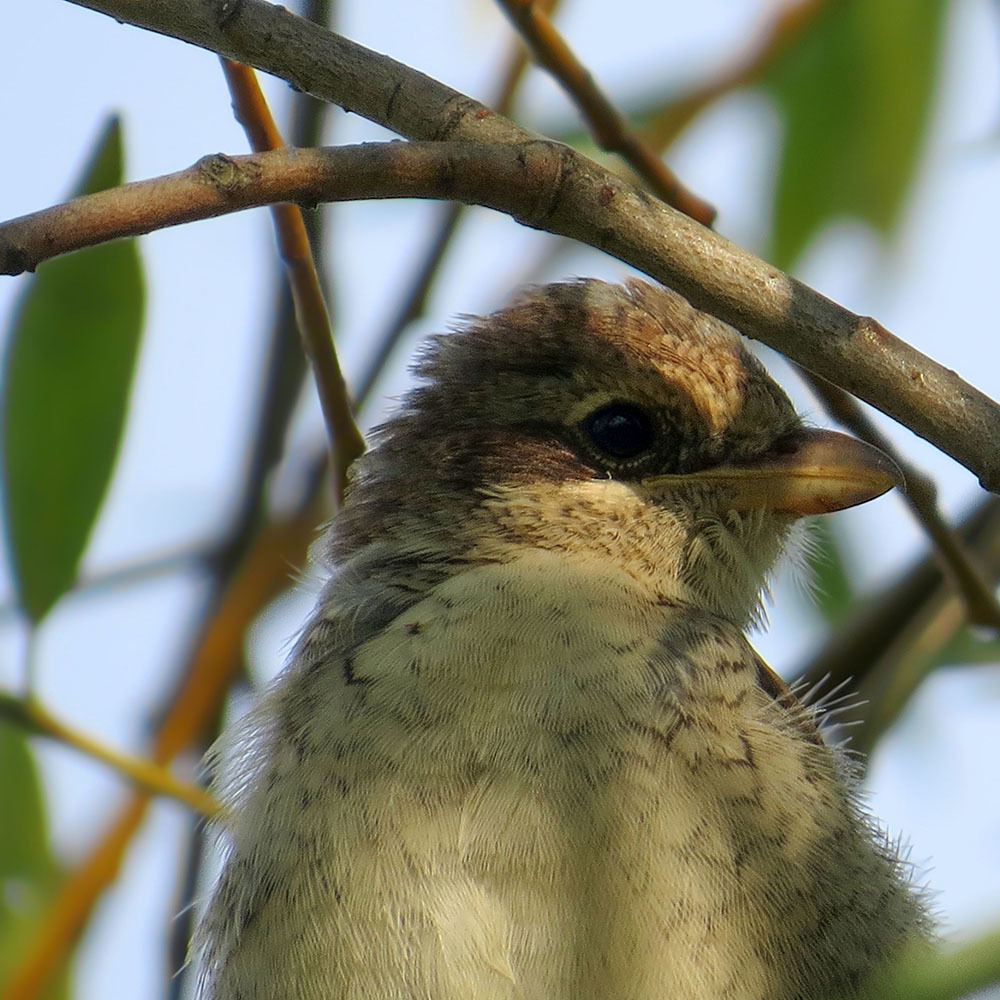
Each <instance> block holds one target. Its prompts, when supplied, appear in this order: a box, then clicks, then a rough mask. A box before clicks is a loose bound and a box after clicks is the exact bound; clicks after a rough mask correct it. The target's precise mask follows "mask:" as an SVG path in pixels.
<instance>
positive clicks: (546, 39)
mask: <svg viewBox="0 0 1000 1000" xmlns="http://www.w3.org/2000/svg"><path fill="white" fill-rule="evenodd" d="M497 2H498V3H499V4H500V6H501V7H502V8H503V10H504V13H506V14H507V16H508V17H509V18H510V20H511V22H512V23H513V25H514V27H515V28H516V29H517V30H518V32H519V33H520V35H521V37H522V38H523V39H524V42H525V44H526V45H527V46H528V48H529V49H530V50H531V51H532V53H533V54H534V56H535V59H536V60H537V61H538V63H539V64H540V65H541V66H544V67H545V68H546V69H547V70H548V71H549V72H550V73H551V74H552V75H553V76H554V77H555V78H556V80H557V81H558V82H559V83H560V85H561V86H562V88H563V90H565V91H566V93H567V94H568V95H569V97H570V99H571V100H573V101H574V102H575V103H576V106H577V108H578V109H579V111H580V113H581V114H582V115H583V117H584V119H585V120H586V121H587V122H588V123H589V125H590V128H591V131H592V133H593V136H594V139H595V141H596V142H597V144H598V145H599V146H600V147H601V149H604V150H607V151H608V152H610V153H617V154H618V155H619V156H621V157H622V158H623V159H624V160H625V162H626V163H628V164H629V165H630V166H631V167H632V169H633V170H635V172H636V173H637V174H638V175H639V176H640V177H641V178H642V179H643V180H644V181H645V182H646V184H648V185H649V189H650V190H651V191H652V192H653V193H654V194H655V195H656V196H657V197H659V198H662V199H663V200H664V201H665V202H666V203H667V204H668V205H672V206H673V207H674V208H676V209H677V210H678V211H679V212H683V213H684V214H685V215H688V216H690V217H691V218H692V219H694V220H695V221H696V222H700V223H701V224H702V225H704V226H710V225H711V224H712V222H713V221H714V219H715V214H716V213H715V209H714V208H713V207H712V206H711V205H709V204H708V202H706V201H705V200H704V199H702V198H699V197H698V196H697V195H696V194H694V192H692V191H690V190H688V188H686V187H685V186H684V185H683V184H682V183H681V182H680V180H679V179H678V178H677V176H676V174H674V172H673V171H672V170H670V168H669V167H667V165H666V164H665V163H664V162H663V160H662V159H660V157H659V156H658V155H657V154H656V153H655V152H654V151H653V150H652V149H651V148H650V146H649V145H648V144H647V143H646V142H645V141H644V140H643V139H642V138H641V137H640V136H639V135H638V134H637V133H635V132H633V131H632V130H631V129H630V128H629V126H628V124H627V123H626V121H625V119H624V118H623V117H622V115H621V114H620V113H619V111H618V109H617V108H616V107H615V105H614V104H613V103H612V101H611V100H610V98H608V96H607V95H606V94H605V93H604V91H603V90H601V88H600V87H599V86H598V85H597V83H596V81H595V80H594V77H593V75H592V74H591V73H590V71H589V70H588V69H587V68H586V67H585V66H584V65H583V64H582V63H581V62H580V61H579V59H577V58H576V56H575V55H574V53H573V50H572V49H571V48H570V47H569V45H567V43H566V40H565V39H564V38H563V37H562V35H561V34H560V33H559V32H558V30H557V29H556V27H555V25H554V24H553V23H552V20H551V18H550V17H549V16H548V14H546V13H545V11H544V10H542V9H541V8H540V6H539V5H538V4H537V3H535V2H534V0H497Z"/></svg>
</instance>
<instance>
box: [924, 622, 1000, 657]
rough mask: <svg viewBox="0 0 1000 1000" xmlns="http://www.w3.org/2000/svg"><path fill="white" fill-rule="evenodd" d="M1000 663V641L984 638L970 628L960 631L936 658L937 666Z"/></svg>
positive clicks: (942, 648)
mask: <svg viewBox="0 0 1000 1000" xmlns="http://www.w3.org/2000/svg"><path fill="white" fill-rule="evenodd" d="M982 663H989V664H993V663H1000V640H997V639H988V638H982V637H980V636H977V635H976V634H975V631H974V630H973V629H971V628H968V627H963V628H960V629H958V630H957V631H956V632H955V634H954V635H953V636H952V637H951V638H950V639H949V640H948V641H947V642H946V643H945V644H944V646H942V647H941V649H940V650H939V651H938V652H937V654H936V655H935V657H934V665H935V666H949V667H959V666H970V665H972V664H982Z"/></svg>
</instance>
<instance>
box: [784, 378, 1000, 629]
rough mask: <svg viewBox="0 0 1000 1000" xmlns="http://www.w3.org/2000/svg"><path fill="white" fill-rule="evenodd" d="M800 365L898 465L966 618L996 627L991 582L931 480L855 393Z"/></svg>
mask: <svg viewBox="0 0 1000 1000" xmlns="http://www.w3.org/2000/svg"><path fill="white" fill-rule="evenodd" d="M798 371H799V374H800V375H801V376H802V378H804V379H805V381H806V383H807V384H808V385H809V387H810V388H811V389H812V391H813V392H814V393H815V394H816V395H817V396H818V397H819V399H820V400H821V401H822V403H823V405H824V407H825V408H826V410H827V412H828V413H829V414H830V415H831V416H832V417H834V419H836V420H837V421H838V422H839V423H841V424H842V425H843V426H844V427H847V428H848V429H849V430H852V431H853V432H854V433H855V434H857V435H858V436H859V437H862V438H864V439H865V440H866V441H868V442H869V443H870V444H873V445H875V447H877V448H879V449H881V450H882V451H884V452H885V453H886V454H887V455H888V456H889V457H890V458H891V459H892V460H893V461H894V462H895V463H896V465H898V466H899V468H900V470H901V471H902V473H903V477H904V479H905V480H906V490H905V491H904V493H903V498H904V499H905V500H906V503H907V505H908V506H909V508H910V510H911V511H913V514H914V516H915V517H916V519H917V522H918V523H919V524H920V526H921V527H922V528H923V529H924V531H926V532H927V535H928V536H929V537H930V540H931V544H932V545H933V546H934V549H935V551H936V552H937V553H938V555H939V556H940V557H941V560H942V562H943V563H944V564H945V566H947V567H948V569H949V571H950V572H951V575H952V577H953V579H954V581H955V585H956V586H957V587H958V590H959V593H960V594H961V595H962V599H963V600H964V601H965V605H966V609H967V612H968V618H969V621H970V622H972V624H974V625H986V626H989V627H990V628H993V629H998V628H1000V605H998V604H997V599H996V596H995V595H994V593H993V588H992V587H991V586H990V584H989V582H988V581H987V580H986V577H985V576H984V574H983V572H982V570H981V569H980V568H979V567H978V566H977V565H976V564H975V562H973V558H972V554H971V553H970V552H969V551H968V550H967V549H966V547H965V546H964V545H963V544H962V541H961V539H960V538H959V537H958V534H957V533H956V532H955V531H954V530H953V529H952V528H951V527H950V526H949V524H948V522H947V521H946V520H945V518H944V516H943V515H942V514H941V511H940V510H939V509H938V505H937V488H936V486H935V485H934V481H933V480H932V479H931V478H930V476H928V475H926V474H925V473H924V472H923V471H922V470H920V469H918V468H917V466H915V465H914V464H913V463H912V462H911V461H909V459H907V458H906V456H904V455H903V453H902V452H900V451H899V449H898V448H896V447H895V445H894V444H893V443H892V441H891V440H890V439H889V437H888V436H887V435H885V434H883V433H882V431H881V430H880V429H879V427H878V425H877V424H876V423H875V422H874V421H873V420H871V419H870V418H869V416H868V414H867V413H865V411H864V410H863V409H862V408H861V406H860V404H859V403H858V401H857V400H856V399H855V398H854V397H853V396H850V395H848V394H847V393H846V392H844V390H843V389H841V388H839V387H838V386H836V385H834V384H833V383H832V382H828V381H827V380H826V379H822V378H819V377H817V376H816V375H813V374H812V373H811V372H807V371H805V370H804V369H802V368H801V367H800V368H799V369H798Z"/></svg>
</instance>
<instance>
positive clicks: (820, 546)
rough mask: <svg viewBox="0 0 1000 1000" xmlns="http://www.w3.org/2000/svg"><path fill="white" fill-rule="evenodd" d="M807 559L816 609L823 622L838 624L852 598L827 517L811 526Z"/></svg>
mask: <svg viewBox="0 0 1000 1000" xmlns="http://www.w3.org/2000/svg"><path fill="white" fill-rule="evenodd" d="M807 558H808V561H809V566H810V568H811V570H812V584H813V586H812V591H813V596H814V597H815V599H816V607H817V608H818V609H819V611H820V613H821V614H822V615H823V618H824V619H826V621H828V622H829V623H830V624H831V625H837V624H839V623H840V622H842V621H843V620H844V619H845V618H846V617H847V615H848V612H849V611H850V610H851V608H852V607H853V605H854V600H855V595H854V590H853V588H852V586H851V578H850V574H849V573H848V572H847V567H846V565H845V564H844V556H843V553H842V551H841V548H840V542H839V540H838V538H837V535H836V533H835V532H834V530H833V525H832V524H831V523H830V521H829V519H828V518H825V517H821V518H817V519H816V520H815V521H814V522H813V524H811V525H810V537H809V546H808V553H807Z"/></svg>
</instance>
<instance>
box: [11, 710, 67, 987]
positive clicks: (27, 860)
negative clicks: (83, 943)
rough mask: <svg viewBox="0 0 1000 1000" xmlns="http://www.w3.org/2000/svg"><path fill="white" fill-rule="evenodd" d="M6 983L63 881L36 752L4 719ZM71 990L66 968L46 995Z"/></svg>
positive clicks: (22, 735) (21, 734)
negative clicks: (51, 844)
mask: <svg viewBox="0 0 1000 1000" xmlns="http://www.w3.org/2000/svg"><path fill="white" fill-rule="evenodd" d="M0 802H2V803H3V809H4V821H3V822H2V823H0V890H2V891H0V983H2V982H5V981H6V980H7V978H8V975H9V973H10V972H11V970H12V968H13V967H14V965H15V964H16V963H17V961H18V960H19V959H20V958H22V957H23V952H24V948H25V947H26V946H27V944H28V942H29V941H30V940H31V937H32V935H33V934H34V933H35V932H36V930H37V928H38V922H39V920H40V919H41V918H42V917H43V916H44V914H45V911H46V906H47V904H48V902H49V899H50V898H51V895H52V892H53V891H54V890H55V888H56V886H57V885H58V882H59V877H60V871H59V866H58V864H57V863H56V861H55V859H54V858H53V856H52V853H51V851H50V849H49V833H48V823H47V821H46V815H45V804H44V800H43V798H42V790H41V784H40V781H39V777H38V770H37V767H36V765H35V761H34V757H33V756H32V753H31V749H30V747H29V745H28V741H27V739H26V738H25V737H24V734H23V733H21V732H19V731H18V730H17V729H15V728H14V727H13V726H10V725H7V724H5V723H0ZM68 995H69V989H68V977H67V975H66V974H65V973H63V974H61V975H59V976H57V977H55V979H54V981H53V982H52V984H51V985H50V986H49V987H48V988H47V989H46V990H45V992H44V993H43V994H42V998H40V1000H57V998H61V997H66V996H68Z"/></svg>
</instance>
